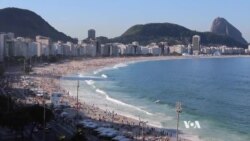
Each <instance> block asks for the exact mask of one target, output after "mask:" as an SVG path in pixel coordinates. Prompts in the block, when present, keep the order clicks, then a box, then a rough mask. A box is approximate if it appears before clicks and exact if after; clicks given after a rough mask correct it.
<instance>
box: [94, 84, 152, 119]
mask: <svg viewBox="0 0 250 141" xmlns="http://www.w3.org/2000/svg"><path fill="white" fill-rule="evenodd" d="M96 92H97V93H99V94H102V95H103V96H105V98H106V99H107V100H109V101H111V102H114V103H117V104H120V105H123V106H127V107H131V108H134V109H136V110H138V111H141V112H144V113H146V114H147V115H153V114H152V113H150V112H148V111H145V110H143V109H141V108H138V107H136V106H134V105H130V104H127V103H124V102H122V101H120V100H117V99H114V98H111V97H110V96H109V95H108V94H107V93H106V92H105V91H103V90H101V89H96Z"/></svg>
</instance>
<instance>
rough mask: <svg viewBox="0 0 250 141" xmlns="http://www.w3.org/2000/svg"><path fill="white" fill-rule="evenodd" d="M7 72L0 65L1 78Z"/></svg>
mask: <svg viewBox="0 0 250 141" xmlns="http://www.w3.org/2000/svg"><path fill="white" fill-rule="evenodd" d="M4 72H5V69H4V65H3V64H0V76H2V75H3V74H4Z"/></svg>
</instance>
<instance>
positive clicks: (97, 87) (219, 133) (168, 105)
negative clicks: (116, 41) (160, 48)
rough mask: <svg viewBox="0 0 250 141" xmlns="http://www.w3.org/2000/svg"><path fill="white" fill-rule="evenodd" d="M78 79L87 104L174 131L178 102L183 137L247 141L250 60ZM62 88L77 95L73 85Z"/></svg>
mask: <svg viewBox="0 0 250 141" xmlns="http://www.w3.org/2000/svg"><path fill="white" fill-rule="evenodd" d="M71 76H73V77H79V74H72V75H71ZM82 76H87V78H88V79H87V80H82V81H81V82H80V89H79V95H80V99H81V100H82V101H84V102H86V103H88V104H91V105H93V104H94V105H96V106H98V107H100V108H102V109H104V110H106V109H108V110H112V111H115V112H116V113H119V114H122V115H126V116H129V117H131V118H135V119H139V117H140V118H141V119H143V120H144V121H148V124H150V125H153V126H155V127H160V128H169V129H175V128H176V109H175V105H176V102H177V101H179V102H181V103H182V113H180V120H179V125H180V127H179V129H180V130H181V131H182V132H183V133H185V134H184V135H181V137H182V138H183V137H186V138H191V139H192V140H198V139H200V140H204V141H249V140H250V58H247V57H238V58H203V59H202V58H199V59H197V58H196V59H177V60H161V61H145V62H133V63H124V64H117V65H115V66H113V67H107V68H103V69H99V70H96V71H94V72H90V73H88V74H81V75H80V77H82ZM61 85H62V87H64V88H66V89H67V90H69V91H70V93H71V94H72V95H75V94H76V85H77V82H76V80H65V79H62V80H61ZM185 123H186V124H185ZM188 127H189V128H188Z"/></svg>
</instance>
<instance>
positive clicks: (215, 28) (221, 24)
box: [211, 17, 247, 44]
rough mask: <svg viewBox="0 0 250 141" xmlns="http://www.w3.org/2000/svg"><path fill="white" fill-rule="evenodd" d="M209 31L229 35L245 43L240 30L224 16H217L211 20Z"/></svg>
mask: <svg viewBox="0 0 250 141" xmlns="http://www.w3.org/2000/svg"><path fill="white" fill-rule="evenodd" d="M211 32H212V33H215V34H218V35H224V36H229V37H231V38H233V39H235V40H236V41H238V42H241V43H242V44H247V41H246V40H245V39H244V38H243V37H242V34H241V32H240V31H239V30H238V29H237V28H235V27H234V26H233V25H232V24H230V23H229V22H228V21H227V20H226V19H224V18H221V17H218V18H216V19H215V20H214V21H213V24H212V26H211Z"/></svg>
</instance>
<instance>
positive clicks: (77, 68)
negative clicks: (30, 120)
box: [15, 58, 175, 141]
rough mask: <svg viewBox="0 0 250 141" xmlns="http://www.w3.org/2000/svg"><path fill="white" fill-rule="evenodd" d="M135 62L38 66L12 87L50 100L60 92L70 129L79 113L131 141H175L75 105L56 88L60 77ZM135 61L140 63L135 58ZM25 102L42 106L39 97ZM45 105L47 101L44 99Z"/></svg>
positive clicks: (121, 118)
mask: <svg viewBox="0 0 250 141" xmlns="http://www.w3.org/2000/svg"><path fill="white" fill-rule="evenodd" d="M131 60H133V61H134V60H135V59H132V58H131V59H129V58H116V59H112V58H106V59H101V58H99V59H86V60H81V61H68V60H66V61H63V62H60V63H54V64H40V65H37V66H35V67H34V68H33V72H32V73H30V74H29V75H24V76H23V77H21V78H23V79H20V80H19V81H21V82H19V83H18V84H19V85H16V86H15V87H23V88H28V89H31V88H32V89H34V88H37V89H38V90H42V91H43V93H46V94H48V96H50V94H51V93H53V92H60V93H62V94H63V100H64V101H67V103H69V106H68V107H67V109H66V110H65V111H67V112H68V113H71V115H70V116H69V118H68V119H67V122H69V123H71V124H72V125H74V124H76V123H75V120H74V118H75V113H76V111H77V112H79V115H80V116H81V118H82V119H91V120H93V121H95V122H96V123H98V125H103V126H108V127H112V128H114V129H116V130H117V131H119V133H120V134H121V135H124V136H126V137H128V138H130V139H131V140H150V141H151V140H152V141H153V140H160V141H170V140H172V139H173V138H175V131H173V130H167V129H160V128H155V127H152V126H149V125H146V124H141V121H139V120H135V119H132V118H128V117H125V116H122V115H119V114H117V113H116V112H115V111H109V110H101V109H100V108H99V107H97V106H95V105H88V104H86V103H85V102H84V101H81V102H79V103H77V99H76V97H75V96H72V95H70V94H69V92H68V91H67V90H65V89H63V88H62V87H61V86H60V78H61V77H62V76H65V75H68V74H72V73H79V72H87V71H93V70H95V69H99V68H102V67H105V66H107V65H114V64H117V63H121V62H126V61H131ZM136 60H143V59H140V58H137V59H136ZM28 101H29V102H31V103H32V102H33V103H38V104H42V102H43V99H42V97H37V98H32V99H29V100H28ZM47 101H49V99H47Z"/></svg>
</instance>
